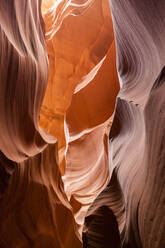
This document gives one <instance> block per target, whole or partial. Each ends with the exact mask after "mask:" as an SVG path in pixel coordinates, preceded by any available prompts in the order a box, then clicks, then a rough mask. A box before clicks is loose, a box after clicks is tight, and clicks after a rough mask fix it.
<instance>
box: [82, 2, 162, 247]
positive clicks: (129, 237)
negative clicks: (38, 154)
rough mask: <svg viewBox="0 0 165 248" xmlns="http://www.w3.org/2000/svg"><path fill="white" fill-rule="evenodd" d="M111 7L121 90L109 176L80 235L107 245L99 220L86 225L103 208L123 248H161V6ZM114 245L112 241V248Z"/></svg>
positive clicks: (119, 4) (118, 4)
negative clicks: (112, 218) (110, 214)
mask: <svg viewBox="0 0 165 248" xmlns="http://www.w3.org/2000/svg"><path fill="white" fill-rule="evenodd" d="M110 4H111V12H112V18H113V23H114V30H115V37H116V47H117V69H118V74H119V81H120V87H121V89H120V92H119V95H118V97H117V102H116V111H115V115H114V121H113V124H112V128H111V131H110V142H109V158H110V163H109V165H110V173H111V175H112V176H111V180H110V182H109V185H108V186H107V187H106V189H105V190H104V191H103V192H102V193H101V194H100V195H99V196H98V197H97V199H96V200H95V202H94V203H93V206H91V207H90V209H89V212H88V215H87V217H86V229H84V235H85V237H86V239H87V240H86V242H87V243H89V244H91V242H92V240H93V237H95V244H92V245H91V246H90V245H89V246H87V247H107V243H106V239H103V235H104V234H101V230H102V226H103V224H102V221H104V220H103V217H102V218H100V220H98V222H97V226H92V225H88V219H89V218H90V216H92V218H93V221H94V219H96V221H97V219H98V217H97V211H98V210H97V209H100V207H102V206H103V205H104V206H108V207H109V208H110V210H111V211H113V214H114V215H115V216H116V218H117V220H118V229H119V230H120V238H121V246H122V247H128V248H135V247H138V248H140V247H143V248H149V247H154V248H156V247H159V248H163V247H165V219H164V212H165V208H164V201H165V194H164V193H165V192H164V191H165V188H164V182H165V173H164V172H165V166H164V151H163V147H164V145H165V144H164V124H163V123H164V114H163V106H164V104H165V102H164V96H163V90H164V87H165V85H164V76H165V74H164V73H165V71H164V61H165V56H164V52H163V51H164V41H165V36H164V31H163V25H164V22H165V18H164V11H165V3H164V1H159V2H158V1H155V0H152V1H120V0H119V1H115V0H111V1H110ZM105 215H106V212H105ZM111 223H112V225H114V224H113V221H112V222H111ZM111 228H112V226H111ZM114 228H115V225H114ZM113 232H114V229H113ZM113 232H112V233H113ZM91 233H92V235H91ZM94 233H95V234H94ZM99 234H101V236H99ZM109 235H110V233H109ZM112 235H113V234H112ZM96 239H97V240H96ZM101 240H102V241H101ZM99 241H101V242H100V243H99ZM117 246H118V242H117V241H116V244H114V246H113V247H117Z"/></svg>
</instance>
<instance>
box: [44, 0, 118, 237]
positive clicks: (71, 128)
mask: <svg viewBox="0 0 165 248" xmlns="http://www.w3.org/2000/svg"><path fill="white" fill-rule="evenodd" d="M46 4H48V2H46V1H45V2H43V15H44V20H45V23H46V30H47V35H48V36H47V48H48V55H49V61H50V74H49V80H48V87H47V91H46V94H45V98H44V101H43V105H42V108H41V118H40V124H41V126H42V127H43V128H44V129H46V130H47V131H48V132H49V133H51V134H52V135H53V136H56V137H57V139H58V145H59V157H60V170H61V173H62V175H63V182H64V188H65V192H66V195H67V197H68V200H69V201H70V203H71V205H72V207H73V212H74V216H75V219H76V222H77V224H79V227H80V228H79V231H80V234H81V229H82V225H83V222H84V217H85V215H86V211H87V209H88V208H89V206H90V204H91V203H92V202H93V200H94V199H95V198H96V196H97V195H98V194H99V193H100V192H101V191H102V189H103V188H104V187H105V185H106V184H107V183H108V181H109V169H108V144H107V143H108V138H107V133H108V131H107V130H108V126H110V125H111V122H112V119H113V118H112V114H113V112H114V107H115V99H116V95H117V93H118V90H119V84H118V77H117V72H116V64H115V60H116V58H115V43H114V36H113V27H112V20H111V15H110V8H109V3H108V1H102V0H95V1H84V5H82V7H81V4H82V3H81V4H80V2H79V1H77V6H75V7H73V6H70V8H69V9H68V11H70V12H68V11H67V10H66V11H64V9H63V11H64V13H63V12H62V6H63V4H64V2H61V3H60V4H61V5H60V4H59V7H57V8H56V9H53V8H52V10H50V5H46ZM49 4H51V2H50V3H49ZM60 6H61V7H60ZM83 6H84V7H83ZM55 10H56V11H55ZM58 11H59V13H63V14H60V16H61V15H63V22H61V20H60V17H58V15H57V13H58ZM53 14H54V15H55V16H57V19H56V18H55V19H56V25H55V32H56V33H55V35H54V36H52V34H54V33H53V31H54V29H53V28H52V31H51V27H53V25H54V19H53V18H52V19H51V16H52V15H53ZM68 14H72V15H71V16H68ZM75 15H76V16H75ZM58 18H59V19H58ZM57 24H58V25H59V27H58V25H57Z"/></svg>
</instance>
